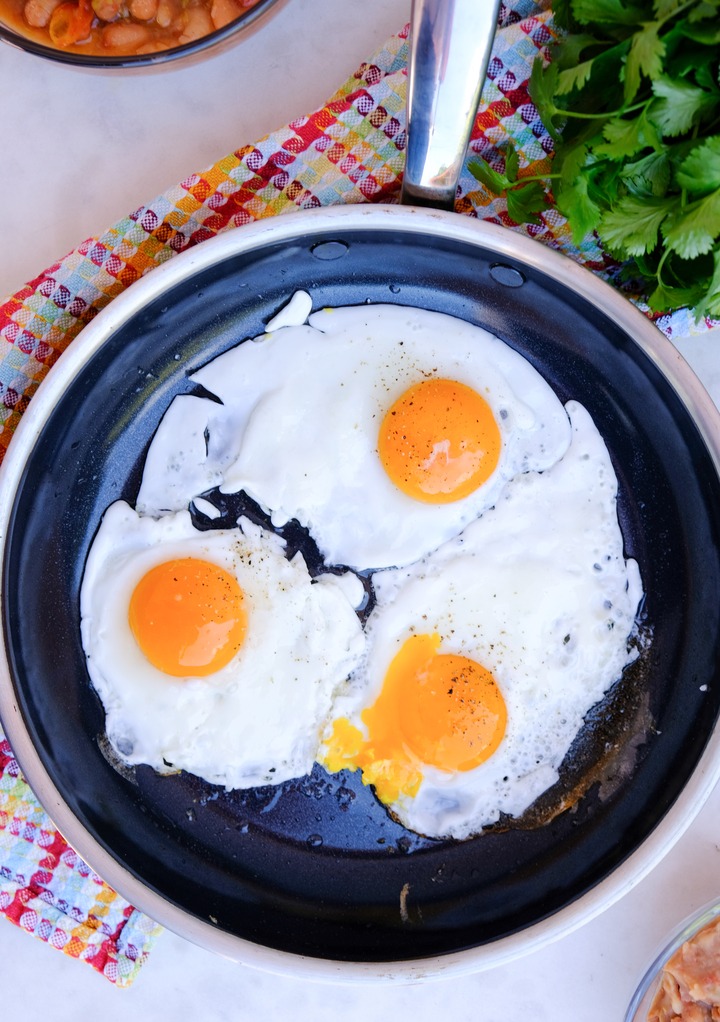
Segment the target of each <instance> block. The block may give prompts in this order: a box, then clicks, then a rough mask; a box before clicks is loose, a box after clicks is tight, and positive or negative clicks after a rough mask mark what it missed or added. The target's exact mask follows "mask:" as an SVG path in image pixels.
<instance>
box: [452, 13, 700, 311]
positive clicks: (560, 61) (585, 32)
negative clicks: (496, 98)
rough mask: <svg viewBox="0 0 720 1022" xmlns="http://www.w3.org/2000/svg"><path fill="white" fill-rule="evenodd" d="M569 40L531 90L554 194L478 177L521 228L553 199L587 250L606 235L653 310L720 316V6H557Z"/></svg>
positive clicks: (511, 173)
mask: <svg viewBox="0 0 720 1022" xmlns="http://www.w3.org/2000/svg"><path fill="white" fill-rule="evenodd" d="M552 6H553V14H554V18H555V25H556V27H558V28H559V29H561V30H562V34H561V37H560V38H559V40H558V41H557V43H555V44H553V46H552V48H551V58H552V59H551V62H550V64H549V65H548V66H545V64H544V62H543V58H542V57H539V56H538V57H537V58H536V60H535V62H534V64H533V67H532V72H531V76H530V82H529V91H530V96H531V98H532V100H533V102H534V103H535V106H536V108H537V110H538V113H539V115H540V118H541V119H542V121H543V124H544V125H545V128H546V130H547V131H548V132H549V133H550V135H551V136H552V138H553V140H554V143H555V152H554V157H553V172H552V175H550V176H551V177H552V179H553V186H552V187H553V192H552V195H551V193H549V192H547V191H545V190H544V189H543V187H542V185H541V183H540V182H539V181H537V180H535V179H525V180H523V179H522V178H521V177H520V176H519V175H520V159H519V154H518V152H517V151H515V150H509V151H508V154H507V157H506V162H505V168H504V171H503V172H502V173H498V172H497V171H493V170H492V169H491V168H489V167H486V166H480V165H479V164H478V163H477V162H472V163H471V164H470V169H471V171H472V173H473V174H474V175H475V177H476V178H477V179H478V180H479V181H481V182H482V183H483V185H484V186H485V188H487V189H488V190H489V191H490V192H494V193H495V194H498V195H504V196H505V197H506V199H507V207H508V213H509V215H510V216H511V217H512V218H513V220H515V221H516V222H518V223H520V222H523V221H524V222H536V220H537V215H538V213H541V212H542V210H543V209H545V208H547V207H548V206H549V205H551V202H552V198H553V196H554V201H555V204H556V207H557V209H558V210H559V211H560V212H561V213H563V214H564V215H565V217H567V220H568V225H569V227H570V230H571V232H572V237H573V240H574V241H575V242H576V243H577V244H579V243H581V242H583V241H584V240H585V239H586V238H587V236H588V235H589V234H591V233H592V232H593V231H595V232H597V235H598V238H599V241H600V243H601V245H603V247H604V248H605V249H606V251H608V252H610V253H612V254H613V255H615V256H616V257H617V258H619V259H621V260H622V261H623V264H624V265H623V266H622V268H621V274H622V275H623V279H624V280H625V281H630V282H632V283H633V286H638V287H640V286H641V287H643V288H644V289H645V290H646V292H647V293H649V294H650V295H651V302H652V305H653V308H656V309H660V308H663V309H665V308H671V307H675V308H677V307H679V306H680V305H684V304H694V305H695V306H696V311H697V313H698V314H703V315H709V314H713V315H720V0H552Z"/></svg>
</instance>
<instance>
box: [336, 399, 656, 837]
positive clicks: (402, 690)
mask: <svg viewBox="0 0 720 1022" xmlns="http://www.w3.org/2000/svg"><path fill="white" fill-rule="evenodd" d="M567 412H568V415H569V418H570V421H571V425H572V442H571V445H570V447H569V449H568V451H567V452H566V454H565V455H564V457H563V458H562V459H561V460H560V461H558V462H557V463H556V464H555V465H554V466H553V467H552V468H550V469H548V470H547V471H545V472H543V473H537V472H530V473H526V474H523V475H518V476H516V477H515V478H514V479H513V480H512V481H511V482H510V483H509V484H508V485H507V487H506V488H505V490H504V492H503V494H502V495H501V497H500V499H499V500H498V501H497V504H496V505H495V507H494V508H492V509H490V510H488V511H487V512H486V513H485V514H484V515H483V516H482V517H480V518H478V519H477V520H475V521H474V522H472V523H471V524H470V525H469V526H468V527H467V528H466V529H465V530H464V532H463V533H462V534H461V535H459V536H458V537H456V538H454V539H452V540H450V541H449V542H447V543H446V544H444V545H443V546H441V547H440V548H439V549H438V550H437V551H435V552H433V553H431V554H430V555H429V556H428V557H427V558H425V559H424V560H422V561H421V562H419V563H418V564H415V565H412V566H410V567H407V568H405V569H402V570H388V571H384V572H379V573H377V574H376V575H375V576H374V577H373V581H374V585H375V591H376V597H377V602H376V605H375V607H374V609H373V610H372V612H371V614H370V617H369V619H368V622H367V625H366V635H367V654H366V658H365V659H364V660H363V663H362V665H361V666H360V667H359V668H358V670H357V671H356V672H355V674H354V675H353V677H352V678H351V680H350V682H349V683H348V687H347V689H346V690H345V691H343V692H341V693H340V694H339V695H338V698H337V700H336V702H335V706H334V709H333V721H332V724H331V725H329V727H328V731H327V732H326V735H325V742H324V744H323V746H322V748H321V753H320V760H321V762H322V763H324V765H325V766H326V767H327V768H328V769H329V770H330V771H338V770H340V769H342V768H349V769H360V770H362V773H363V780H364V781H365V783H367V784H371V785H373V787H374V789H375V792H376V794H377V796H378V797H379V799H380V800H381V801H382V802H383V803H385V804H386V805H387V806H388V807H389V808H390V809H391V811H392V812H393V814H394V815H396V816H397V818H398V819H399V820H400V821H401V822H402V823H403V824H404V825H405V826H406V827H408V828H410V829H411V830H413V831H416V832H418V833H420V834H424V835H426V836H429V837H438V838H448V837H452V838H458V839H462V838H467V837H469V836H471V835H474V834H477V833H479V832H481V830H482V828H483V827H484V826H486V825H488V824H492V823H494V822H496V821H497V820H498V819H499V818H500V816H501V814H507V815H509V816H515V817H517V816H519V815H520V814H522V813H523V812H524V811H525V810H526V809H527V808H528V807H529V806H530V805H531V804H532V803H533V801H535V799H537V797H538V796H539V795H540V794H541V793H543V792H544V791H546V789H548V788H549V787H550V786H551V785H553V784H554V783H555V782H556V781H557V779H558V770H559V767H560V764H561V763H562V761H563V759H564V757H565V756H566V754H567V752H568V750H569V748H570V746H571V744H572V742H573V739H574V738H575V736H576V735H577V733H578V731H579V729H580V728H581V726H582V724H583V720H584V718H585V715H586V714H587V712H588V710H589V709H590V708H591V707H592V706H593V705H594V704H595V703H597V702H598V701H599V700H600V699H601V698H602V697H603V695H604V693H605V692H606V691H607V690H608V689H609V688H610V686H611V685H612V684H613V683H614V682H616V681H617V680H618V679H619V678H620V677H621V675H622V672H623V670H624V668H625V667H626V666H627V665H628V664H629V663H630V662H631V661H632V660H633V659H634V658H635V656H636V655H637V651H636V650H634V649H632V648H631V647H632V646H633V645H634V643H633V642H630V638H631V636H632V635H633V632H634V630H635V621H636V613H637V611H638V607H639V604H640V601H641V598H642V582H641V579H640V573H639V569H638V565H637V564H636V562H635V561H633V560H631V559H628V560H626V559H625V556H624V551H623V538H622V534H621V530H620V527H619V524H618V516H617V506H616V503H617V480H616V477H615V473H614V470H613V467H612V464H611V461H610V458H609V455H608V451H607V448H606V447H605V444H604V442H603V440H602V439H601V437H600V435H599V433H598V431H597V429H596V427H595V426H594V424H593V422H592V419H591V417H590V416H589V414H588V413H587V411H586V410H585V409H584V408H583V407H582V406H580V405H579V404H577V403H576V402H570V403H568V405H567Z"/></svg>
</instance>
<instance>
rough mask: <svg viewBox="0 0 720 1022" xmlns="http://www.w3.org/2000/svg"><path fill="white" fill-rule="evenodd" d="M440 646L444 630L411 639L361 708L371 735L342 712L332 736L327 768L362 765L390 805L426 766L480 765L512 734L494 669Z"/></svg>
mask: <svg viewBox="0 0 720 1022" xmlns="http://www.w3.org/2000/svg"><path fill="white" fill-rule="evenodd" d="M439 646H440V636H438V635H414V636H412V637H411V638H409V639H407V640H406V642H405V643H404V644H403V646H402V647H401V649H400V651H399V652H398V653H397V654H396V656H395V657H394V659H393V660H392V662H391V664H390V667H389V669H388V671H387V674H386V676H385V679H384V682H383V687H382V691H381V692H380V695H379V696H378V698H377V700H376V701H375V702H374V703H373V705H372V706H370V707H368V708H367V709H365V710H363V712H362V721H363V724H364V725H365V727H366V729H367V737H365V735H364V734H363V733H362V731H361V730H360V729H359V728H357V727H355V726H354V725H353V724H351V723H350V721H348V720H347V718H344V717H343V718H340V719H339V720H336V721H335V722H334V724H333V731H332V734H331V736H330V738H329V739H328V740H327V742H326V747H325V750H324V753H323V762H324V764H325V765H326V766H327V768H328V769H329V770H330V771H331V772H332V773H334V772H336V771H338V770H341V769H343V768H347V769H351V770H352V769H360V770H362V774H363V781H364V782H365V784H372V785H373V786H374V787H375V790H376V793H377V796H378V798H379V799H380V801H381V802H384V803H386V804H389V803H392V802H395V801H397V799H398V798H399V796H400V795H406V796H410V797H413V796H414V795H416V794H417V791H418V788H419V786H420V782H421V781H422V777H423V767H425V766H433V767H436V768H437V769H439V770H443V771H447V772H452V773H455V772H462V771H467V770H472V769H473V768H475V767H477V766H479V765H480V764H481V763H483V762H485V760H487V759H489V758H490V756H492V754H493V753H494V752H495V751H496V749H497V748H498V746H499V745H500V742H501V741H502V738H503V735H504V734H505V727H506V724H507V708H506V705H505V700H504V698H503V696H502V693H501V692H500V689H499V688H498V685H497V683H496V681H495V679H494V677H493V675H492V674H491V672H490V671H488V670H487V669H486V668H485V667H483V666H482V665H481V664H479V663H478V662H477V661H475V660H471V659H470V658H469V657H465V656H460V655H457V654H454V653H438V648H439Z"/></svg>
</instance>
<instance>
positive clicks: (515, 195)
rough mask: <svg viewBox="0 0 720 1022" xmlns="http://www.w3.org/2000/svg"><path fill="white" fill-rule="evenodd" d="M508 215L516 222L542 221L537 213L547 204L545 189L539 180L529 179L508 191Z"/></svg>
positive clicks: (535, 222) (533, 222)
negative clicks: (524, 183)
mask: <svg viewBox="0 0 720 1022" xmlns="http://www.w3.org/2000/svg"><path fill="white" fill-rule="evenodd" d="M506 198H507V210H508V215H509V216H510V217H511V218H512V219H513V220H514V221H515V223H516V224H523V223H530V224H537V223H540V221H539V219H538V217H537V216H536V215H535V214H536V213H539V212H540V210H541V209H545V207H546V206H547V199H546V197H545V191H544V189H543V186H542V185H541V184H540V182H539V181H528V183H527V184H526V185H522V184H521V185H519V186H518V187H517V188H511V189H510V190H509V191H508V192H507V196H506Z"/></svg>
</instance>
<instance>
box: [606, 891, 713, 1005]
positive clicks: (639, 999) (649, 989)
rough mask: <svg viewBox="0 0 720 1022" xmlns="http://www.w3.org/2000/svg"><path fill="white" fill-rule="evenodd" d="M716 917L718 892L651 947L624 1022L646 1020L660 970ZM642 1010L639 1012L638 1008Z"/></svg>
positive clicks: (660, 973)
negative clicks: (650, 953)
mask: <svg viewBox="0 0 720 1022" xmlns="http://www.w3.org/2000/svg"><path fill="white" fill-rule="evenodd" d="M718 919H720V895H716V897H714V898H713V899H712V900H711V901H707V902H705V904H704V905H701V906H700V907H699V908H697V909H695V911H694V912H691V913H690V914H689V915H687V916H685V918H684V919H683V920H682V921H681V922H679V923H678V924H677V925H676V926H675V927H674V928H673V930H672V931H671V933H670V935H669V937H668V936H666V937H665V938H664V939H663V941H662V944H659V945H658V947H657V948H656V950H655V953H654V955H653V958H652V962H651V964H650V965H649V966H648V967H647V968H646V969H645V972H644V973H643V976H642V979H641V980H640V982H639V983H638V986H637V988H636V990H635V993H634V994H633V996H632V999H631V1001H630V1004H629V1005H628V1009H627V1012H626V1015H625V1022H646V1018H647V1012H648V1011H649V1009H650V1005H651V1002H652V998H653V997H654V996H655V992H656V990H657V987H658V985H659V981H660V978H661V975H662V971H663V969H664V967H665V965H666V964H667V963H668V961H669V960H670V959H671V958H672V956H673V955H674V954H675V952H676V951H677V950H679V948H681V947H682V945H683V944H684V943H685V942H686V941H688V940H691V939H692V938H693V937H694V936H695V935H696V934H698V933H699V932H700V931H701V930H703V929H705V927H706V926H709V925H710V923H712V922H714V921H716V920H718ZM641 1010H642V1011H644V1012H645V1014H644V1015H641V1014H639V1012H640V1011H641Z"/></svg>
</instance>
